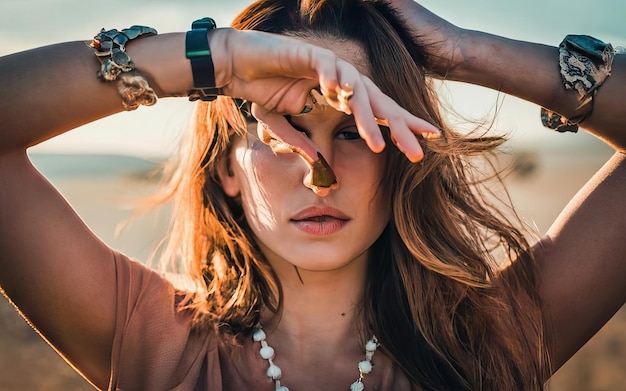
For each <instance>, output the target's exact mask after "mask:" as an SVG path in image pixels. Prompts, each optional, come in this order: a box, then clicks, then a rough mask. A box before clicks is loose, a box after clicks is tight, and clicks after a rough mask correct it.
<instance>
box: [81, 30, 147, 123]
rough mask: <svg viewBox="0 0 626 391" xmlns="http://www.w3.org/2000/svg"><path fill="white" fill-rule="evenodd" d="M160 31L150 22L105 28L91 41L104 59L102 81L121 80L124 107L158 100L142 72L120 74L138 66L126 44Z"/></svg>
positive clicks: (133, 106)
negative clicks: (129, 74)
mask: <svg viewBox="0 0 626 391" xmlns="http://www.w3.org/2000/svg"><path fill="white" fill-rule="evenodd" d="M156 34H157V31H156V30H155V29H153V28H151V27H146V26H132V27H129V28H127V29H123V30H122V31H118V30H116V29H112V30H105V29H102V30H101V31H100V33H98V35H96V36H95V37H94V38H93V40H92V41H91V42H90V43H89V44H88V46H89V47H91V48H93V49H95V54H96V57H97V58H98V60H99V61H100V69H99V70H98V78H99V79H100V80H102V81H115V80H118V79H119V81H118V86H117V87H118V93H119V94H120V97H121V98H122V105H123V107H124V110H127V111H130V110H135V109H136V108H138V107H139V106H140V105H145V106H152V105H153V104H155V103H156V101H157V96H156V93H155V92H154V90H153V89H152V88H150V86H149V85H148V81H147V80H146V79H145V78H144V77H143V76H141V75H132V76H127V75H124V76H122V77H120V75H122V74H124V73H128V72H132V71H134V70H135V64H134V63H133V62H132V61H131V59H130V57H129V56H128V53H126V44H127V43H128V42H129V41H131V40H133V39H135V38H139V37H141V36H149V35H156Z"/></svg>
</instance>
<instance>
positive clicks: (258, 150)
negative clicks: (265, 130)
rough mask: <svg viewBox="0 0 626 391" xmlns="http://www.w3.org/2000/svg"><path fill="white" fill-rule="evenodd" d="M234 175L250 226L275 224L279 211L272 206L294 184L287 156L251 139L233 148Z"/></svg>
mask: <svg viewBox="0 0 626 391" xmlns="http://www.w3.org/2000/svg"><path fill="white" fill-rule="evenodd" d="M234 157H235V162H236V167H235V170H236V172H235V175H237V176H238V177H239V181H240V183H241V199H242V206H243V209H244V213H245V215H246V218H247V220H248V222H249V224H250V225H251V226H253V228H254V227H255V226H256V227H257V229H263V227H265V228H266V229H269V228H270V227H273V226H275V225H276V221H277V219H278V216H276V215H275V214H276V213H277V211H278V210H279V209H278V208H276V207H275V206H276V205H280V204H281V203H282V202H284V197H285V195H286V194H289V192H290V190H291V189H292V188H293V187H294V184H293V183H292V182H293V179H295V178H294V177H295V176H294V175H292V174H290V172H289V171H290V170H293V167H291V166H293V162H291V159H289V158H285V157H283V156H279V157H277V156H275V155H274V154H273V153H272V151H271V150H270V148H269V147H267V146H266V145H265V144H263V143H261V142H260V141H256V142H254V141H253V142H251V143H250V144H249V145H243V146H241V147H240V148H237V149H236V150H235V156H234Z"/></svg>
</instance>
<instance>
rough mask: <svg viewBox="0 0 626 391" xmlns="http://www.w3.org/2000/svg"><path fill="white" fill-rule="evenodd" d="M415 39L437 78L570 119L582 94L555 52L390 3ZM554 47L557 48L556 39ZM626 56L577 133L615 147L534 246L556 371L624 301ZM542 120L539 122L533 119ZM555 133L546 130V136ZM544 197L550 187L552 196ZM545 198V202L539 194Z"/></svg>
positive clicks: (401, 2)
mask: <svg viewBox="0 0 626 391" xmlns="http://www.w3.org/2000/svg"><path fill="white" fill-rule="evenodd" d="M389 2H390V3H391V4H392V5H393V6H394V7H395V8H396V9H397V10H398V11H399V12H400V13H401V15H402V17H403V18H404V20H405V21H406V23H407V25H408V26H409V27H410V28H411V29H412V31H413V32H414V33H415V37H416V39H418V40H419V41H420V42H422V43H426V44H428V45H429V48H430V50H431V52H432V53H433V57H432V60H431V63H430V64H428V65H429V66H430V68H431V69H432V70H433V72H434V73H436V74H438V75H439V77H442V78H444V77H445V78H446V79H449V80H456V81H462V82H468V83H473V84H478V85H482V86H485V87H489V88H492V89H496V90H499V91H502V92H505V93H508V94H512V95H515V96H517V97H520V98H523V99H525V100H528V101H531V102H534V103H536V104H538V105H540V106H543V107H546V108H548V109H551V110H553V111H555V112H558V113H561V114H562V115H564V116H565V117H568V118H571V117H574V116H575V115H577V113H578V112H577V110H576V108H577V106H578V105H579V101H578V94H577V93H576V92H575V91H573V90H566V89H565V88H564V85H563V82H562V81H561V77H560V74H559V62H558V61H559V51H558V48H557V47H551V46H545V45H540V44H534V43H528V42H522V41H515V40H511V39H506V38H502V37H498V36H494V35H490V34H487V33H483V32H478V31H468V30H464V29H461V28H459V27H457V26H454V25H452V24H450V23H448V22H446V21H444V20H442V19H441V18H439V17H438V16H436V15H434V14H432V13H431V12H429V11H428V10H426V9H425V8H423V7H422V6H420V5H419V4H417V3H415V2H413V1H412V0H389ZM557 43H558V42H557ZM625 87H626V56H624V55H619V54H618V55H616V56H615V59H614V61H613V69H612V73H611V76H610V77H609V78H608V79H607V80H606V81H605V82H604V84H603V85H602V86H601V88H600V89H599V91H598V93H597V95H596V97H595V101H594V106H593V111H592V113H591V115H590V116H589V117H588V118H587V119H586V120H585V121H584V122H583V123H582V124H581V127H582V128H584V129H585V130H587V131H589V132H590V133H592V134H594V135H596V136H597V137H599V138H600V139H602V140H604V141H605V142H606V143H607V144H609V145H610V146H611V147H613V148H614V149H615V150H616V154H615V156H614V157H613V158H612V159H611V160H610V161H609V162H607V164H606V165H605V167H603V168H602V169H601V170H600V171H599V172H598V173H597V174H596V175H595V176H594V178H593V179H592V180H590V181H589V183H587V184H586V185H585V186H584V187H583V188H582V189H581V190H580V191H579V193H578V194H577V195H576V196H575V198H574V199H573V200H572V201H571V202H570V203H569V205H568V206H567V207H566V209H565V210H564V211H563V212H562V213H561V215H560V216H559V217H558V219H557V220H556V221H555V223H554V225H553V226H552V227H551V228H550V229H549V231H548V232H547V235H546V236H545V239H544V240H543V241H542V242H541V243H540V244H539V245H538V246H536V248H537V249H541V251H537V256H538V261H539V266H540V275H539V279H540V281H539V283H540V294H541V296H542V298H543V300H544V301H545V312H546V315H547V318H548V319H549V321H550V323H551V327H552V331H553V336H554V339H555V343H556V346H555V350H554V351H553V352H552V358H553V364H554V368H555V369H556V368H558V367H559V366H560V365H561V364H563V363H564V362H565V361H567V359H569V358H570V357H571V356H572V355H573V354H574V353H575V352H576V351H577V350H578V349H579V348H580V347H581V346H582V345H583V344H584V343H585V342H586V341H587V340H588V339H589V338H590V337H591V336H592V335H593V334H594V333H595V332H596V331H597V330H598V329H599V328H600V327H601V326H602V325H603V324H604V323H605V322H606V321H607V320H608V319H609V318H610V317H611V316H612V315H613V314H614V313H615V312H616V311H617V310H618V309H619V308H620V307H621V306H622V305H623V304H624V302H625V300H626V288H625V285H624V281H625V279H626V258H625V257H624V254H626V241H625V240H624V235H623V232H624V231H623V225H624V222H625V221H626V202H624V200H623V197H622V195H623V194H625V193H624V192H625V191H626V162H625V157H624V155H623V153H624V151H626V100H624V99H623V95H624V89H625ZM537 121H539V116H538V117H537ZM546 131H549V130H546ZM547 191H548V190H547ZM538 196H540V195H538Z"/></svg>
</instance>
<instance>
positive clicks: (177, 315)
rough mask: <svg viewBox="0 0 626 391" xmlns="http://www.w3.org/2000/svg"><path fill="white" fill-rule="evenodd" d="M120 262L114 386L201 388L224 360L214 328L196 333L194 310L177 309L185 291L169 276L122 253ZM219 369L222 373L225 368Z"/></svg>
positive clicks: (115, 390) (117, 389) (117, 390)
mask: <svg viewBox="0 0 626 391" xmlns="http://www.w3.org/2000/svg"><path fill="white" fill-rule="evenodd" d="M115 264H116V284H117V289H116V292H117V308H116V324H115V335H114V339H113V348H112V356H111V377H110V382H109V388H108V390H109V391H128V390H152V391H158V390H174V389H177V390H182V389H185V390H192V389H196V387H195V383H196V382H197V381H198V379H199V378H200V377H205V376H206V371H207V370H211V368H210V367H211V364H215V365H218V363H219V359H217V356H216V354H217V349H216V348H215V347H214V346H209V345H210V344H209V342H210V341H213V342H214V338H210V336H209V332H208V331H207V332H206V333H202V332H192V330H191V316H190V314H189V313H188V312H187V311H181V310H179V309H177V308H176V300H177V295H180V294H181V293H182V292H179V291H177V290H176V289H175V288H174V287H173V286H172V284H171V283H170V282H169V281H168V280H166V279H165V278H164V277H162V276H161V275H159V274H158V273H156V272H155V271H153V270H151V269H150V268H148V267H146V266H144V265H143V264H141V263H139V262H136V261H133V260H130V259H128V258H127V257H125V256H123V255H121V254H117V255H116V257H115ZM211 345H214V343H213V344H211ZM212 357H213V358H215V359H212ZM213 370H217V371H218V373H219V368H213ZM201 371H204V373H203V375H204V376H201Z"/></svg>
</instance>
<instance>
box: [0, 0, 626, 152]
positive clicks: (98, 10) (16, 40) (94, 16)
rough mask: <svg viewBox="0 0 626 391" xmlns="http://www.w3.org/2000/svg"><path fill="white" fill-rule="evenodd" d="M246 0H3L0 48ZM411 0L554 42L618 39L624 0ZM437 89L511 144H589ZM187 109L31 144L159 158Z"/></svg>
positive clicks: (182, 27)
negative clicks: (491, 119)
mask: <svg viewBox="0 0 626 391" xmlns="http://www.w3.org/2000/svg"><path fill="white" fill-rule="evenodd" d="M249 3H250V0H227V1H222V0H202V1H201V0H177V1H171V0H133V1H121V0H108V1H104V2H103V1H98V2H96V1H93V0H54V1H53V0H32V1H30V0H2V1H1V2H0V55H4V54H9V53H13V52H17V51H21V50H27V49H30V48H34V47H37V46H41V45H47V44H52V43H56V42H61V41H71V40H89V39H90V38H91V37H93V35H95V34H96V33H97V32H98V31H99V30H100V28H103V27H105V28H107V29H109V28H118V29H122V28H124V27H128V26H130V25H133V24H144V25H148V26H152V27H155V28H156V29H157V30H158V31H159V32H169V31H186V30H187V29H188V28H189V25H190V23H191V21H193V20H195V19H198V18H200V17H203V16H211V17H213V18H214V19H215V20H216V22H217V24H218V26H227V25H228V24H229V23H230V21H231V20H232V18H233V17H234V16H235V15H236V14H237V13H238V12H239V11H241V10H242V9H243V8H244V7H245V6H246V5H247V4H249ZM420 3H421V4H422V5H424V6H425V7H426V8H428V9H430V10H431V11H433V12H435V13H437V14H438V15H440V16H442V17H443V18H445V19H447V20H449V21H451V22H452V23H454V24H456V25H458V26H461V27H464V28H468V29H475V30H481V31H487V32H490V33H495V34H499V35H503V36H506V37H510V38H514V39H520V40H529V41H534V42H540V43H544V44H550V45H558V43H559V42H560V41H561V40H562V39H563V37H564V36H565V35H567V34H589V35H593V36H595V37H597V38H600V39H602V40H604V41H607V42H611V43H613V45H614V46H620V45H623V46H626V28H625V27H624V22H623V19H624V18H625V17H626V1H624V0H594V1H593V2H592V1H584V2H583V1H571V0H568V1H565V0H543V1H541V0H526V1H513V2H511V1H502V0H474V1H472V0H424V1H421V2H420ZM69 72H71V71H70V70H68V77H69V76H71V74H70V73H69ZM529 72H532V70H529ZM441 92H442V93H444V94H446V96H448V95H449V96H450V98H449V99H450V104H452V105H453V107H454V108H455V110H456V111H458V112H459V113H461V114H464V115H467V116H469V117H472V118H483V117H485V116H488V115H489V114H491V113H493V111H494V110H495V109H496V108H497V110H498V117H497V118H498V119H497V122H496V123H495V126H496V127H497V128H498V129H502V130H503V131H505V132H507V133H510V134H511V135H512V144H513V145H516V146H519V147H521V148H537V146H539V145H541V146H544V147H547V146H550V147H556V146H560V147H569V148H574V147H575V148H582V149H584V148H588V147H590V146H591V145H595V144H594V140H593V139H590V138H589V137H585V136H584V135H581V134H580V133H579V134H577V135H561V134H558V135H557V134H555V133H553V132H550V131H548V130H546V129H544V128H542V127H541V124H540V121H539V114H538V113H539V108H538V107H537V106H535V105H533V104H530V103H527V102H523V101H521V100H519V99H516V98H513V97H510V96H504V95H503V94H499V95H498V94H496V93H493V92H491V91H488V90H486V89H484V88H480V87H476V86H468V85H461V84H459V83H446V84H444V85H443V86H442V87H441ZM51 93H54V91H51ZM0 104H1V102H0ZM192 110H193V105H192V104H190V103H189V102H187V100H186V99H181V98H178V99H162V100H161V101H160V102H159V103H158V104H157V105H156V106H153V107H141V108H140V109H139V110H137V111H135V112H131V113H121V114H118V115H114V116H111V117H108V118H105V119H103V120H100V121H97V122H94V123H92V124H88V125H85V126H83V127H81V128H78V129H75V130H73V131H71V132H68V133H66V134H64V135H62V136H59V137H56V138H54V139H52V140H49V141H46V142H45V143H42V144H40V145H38V146H36V147H34V148H33V149H34V150H35V151H42V152H89V153H91V152H97V153H125V154H133V155H137V156H142V157H162V156H165V155H168V154H169V153H171V152H172V151H173V145H175V141H176V140H177V138H178V136H179V135H180V133H181V131H182V129H184V128H185V126H186V125H187V123H188V118H189V116H190V115H191V112H192Z"/></svg>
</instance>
